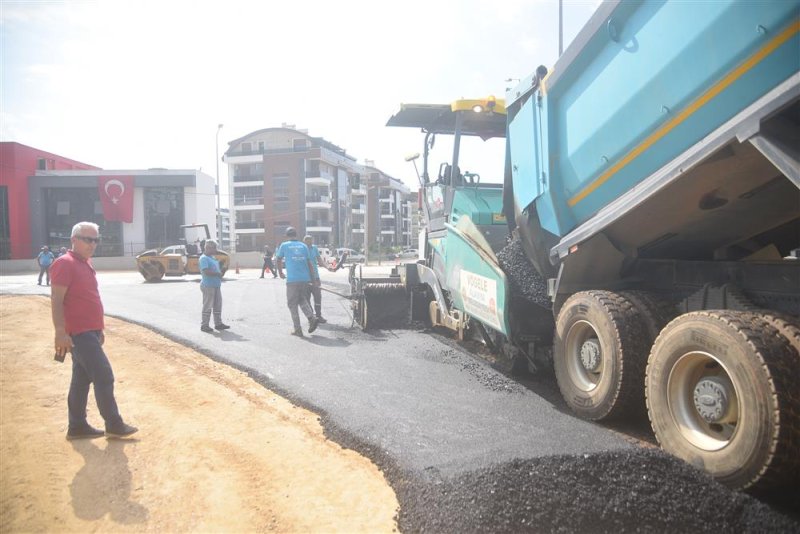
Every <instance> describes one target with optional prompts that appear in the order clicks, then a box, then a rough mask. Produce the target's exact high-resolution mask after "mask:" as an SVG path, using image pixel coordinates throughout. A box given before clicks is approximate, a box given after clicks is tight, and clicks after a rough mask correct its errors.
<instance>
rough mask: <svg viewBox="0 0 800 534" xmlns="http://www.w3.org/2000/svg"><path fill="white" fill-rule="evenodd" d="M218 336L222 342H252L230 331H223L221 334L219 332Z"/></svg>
mask: <svg viewBox="0 0 800 534" xmlns="http://www.w3.org/2000/svg"><path fill="white" fill-rule="evenodd" d="M216 335H217V337H219V338H220V339H221V340H222V341H250V338H247V337H244V336H241V335H239V334H237V333H236V332H231V331H230V330H222V331H221V332H217V334H216Z"/></svg>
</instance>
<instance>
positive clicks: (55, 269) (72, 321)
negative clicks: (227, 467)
mask: <svg viewBox="0 0 800 534" xmlns="http://www.w3.org/2000/svg"><path fill="white" fill-rule="evenodd" d="M98 230H99V228H98V226H97V225H96V224H95V223H93V222H80V223H78V224H76V225H75V226H73V227H72V249H71V250H69V251H67V253H66V254H65V255H63V256H60V257H59V258H58V259H57V260H56V261H55V262H54V263H53V266H52V267H51V268H50V282H51V284H52V286H51V287H52V291H51V294H50V304H51V307H52V312H53V326H55V330H56V336H55V346H56V359H58V360H60V361H63V360H64V357H65V356H66V353H67V351H71V352H72V381H71V382H70V385H69V395H68V397H67V405H68V408H69V428H68V430H67V439H81V438H96V437H100V436H102V435H105V436H107V437H113V438H124V437H127V436H130V435H131V434H133V433H134V432H136V431H137V430H138V429H137V428H136V427H133V426H130V425H128V424H125V422H124V421H123V420H122V417H120V415H119V410H118V409H117V401H116V400H115V399H114V373H113V371H112V370H111V363H109V361H108V358H107V357H106V354H105V352H103V342H104V341H105V336H104V335H103V326H104V324H103V303H102V302H101V301H100V293H99V291H98V290H97V276H96V273H95V270H94V268H93V267H92V262H91V259H90V258H91V257H92V256H93V255H94V251H95V249H96V248H97V244H98V243H99V242H100V234H99V232H98ZM90 384H94V397H95V400H96V401H97V408H98V409H99V410H100V415H101V416H102V417H103V419H104V420H105V424H106V430H105V432H103V431H102V430H98V429H96V428H93V427H92V426H91V425H89V423H88V422H87V421H86V402H87V401H88V399H89V385H90Z"/></svg>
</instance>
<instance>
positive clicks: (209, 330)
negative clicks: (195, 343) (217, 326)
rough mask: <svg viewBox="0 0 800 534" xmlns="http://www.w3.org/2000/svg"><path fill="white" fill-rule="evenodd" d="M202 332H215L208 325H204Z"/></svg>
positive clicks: (201, 328)
mask: <svg viewBox="0 0 800 534" xmlns="http://www.w3.org/2000/svg"><path fill="white" fill-rule="evenodd" d="M200 330H202V331H203V332H213V331H214V329H213V328H211V327H210V326H208V325H207V324H204V325H203V326H201V327H200Z"/></svg>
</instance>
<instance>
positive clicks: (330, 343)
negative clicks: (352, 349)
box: [304, 334, 351, 347]
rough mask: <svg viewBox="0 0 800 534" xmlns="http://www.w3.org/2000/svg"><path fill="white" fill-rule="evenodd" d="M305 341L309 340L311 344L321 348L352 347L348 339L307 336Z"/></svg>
mask: <svg viewBox="0 0 800 534" xmlns="http://www.w3.org/2000/svg"><path fill="white" fill-rule="evenodd" d="M304 339H307V340H308V342H309V343H312V344H314V345H318V346H320V347H349V346H350V345H351V343H350V342H349V341H347V340H346V339H342V338H338V337H335V338H331V337H324V336H319V335H315V334H307V335H306V337H305V338H304Z"/></svg>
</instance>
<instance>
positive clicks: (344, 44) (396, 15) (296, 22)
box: [0, 0, 599, 185]
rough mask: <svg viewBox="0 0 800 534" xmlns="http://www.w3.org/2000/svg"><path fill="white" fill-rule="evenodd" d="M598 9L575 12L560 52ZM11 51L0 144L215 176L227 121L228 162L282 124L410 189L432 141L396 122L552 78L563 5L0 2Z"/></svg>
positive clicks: (2, 43) (552, 0)
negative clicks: (548, 74) (429, 107)
mask: <svg viewBox="0 0 800 534" xmlns="http://www.w3.org/2000/svg"><path fill="white" fill-rule="evenodd" d="M598 4H599V2H598V1H597V0H584V1H571V0H564V47H565V48H566V46H567V45H568V44H569V42H570V41H571V40H572V39H573V38H574V37H575V35H576V34H577V33H578V31H579V30H580V28H581V27H582V26H583V24H584V23H585V22H586V21H587V20H588V19H589V17H590V16H591V14H592V13H593V12H594V10H595V9H596V7H597V5H598ZM0 47H1V52H2V65H1V67H0V68H2V72H0V76H2V77H1V78H0V94H1V98H2V100H1V101H0V103H1V104H2V106H1V107H0V140H2V141H17V142H19V143H22V144H26V145H30V146H33V147H36V148H39V149H42V150H46V151H49V152H53V153H56V154H59V155H61V156H65V157H69V158H73V159H76V160H78V161H82V162H85V163H89V164H93V165H97V166H99V167H102V168H107V169H146V168H151V167H166V168H171V169H202V170H203V171H204V172H206V173H208V174H210V175H211V176H214V175H215V172H216V167H215V162H216V160H215V138H216V133H217V125H218V124H220V123H223V124H224V127H223V129H222V130H221V131H220V134H219V153H220V155H222V153H223V152H224V151H225V150H226V149H227V147H228V142H229V141H231V140H233V139H236V138H238V137H241V136H243V135H246V134H248V133H250V132H253V131H255V130H259V129H262V128H269V127H273V126H280V125H281V123H284V122H285V123H289V124H294V125H296V126H297V128H301V129H307V130H308V133H309V134H310V135H312V136H318V137H323V138H325V139H326V140H327V141H330V142H332V143H334V144H336V145H338V146H340V147H342V148H344V149H346V150H347V152H348V153H349V154H351V155H352V156H355V157H356V158H358V161H359V162H363V161H364V159H371V160H374V161H375V165H376V166H377V167H378V168H380V169H381V170H383V171H384V172H386V173H388V174H390V175H392V176H395V177H397V178H400V179H401V180H403V181H405V182H406V183H408V184H409V185H413V184H415V183H416V176H415V174H414V168H413V166H411V164H409V163H406V162H405V161H404V159H403V158H404V156H406V155H407V154H409V153H413V152H418V151H419V150H420V148H421V144H422V138H421V136H420V134H419V133H418V131H416V130H413V129H407V128H400V129H398V128H387V127H386V126H385V124H386V121H387V120H388V118H389V117H390V116H391V115H392V114H393V113H395V112H396V111H397V110H398V109H399V106H400V103H402V102H406V103H411V102H424V103H449V102H450V101H452V100H454V99H457V98H461V97H465V98H478V97H483V96H486V95H489V94H494V95H496V96H497V97H498V98H501V97H504V95H505V89H506V87H509V86H511V85H513V82H511V83H507V82H506V81H505V80H506V79H509V78H522V77H524V76H527V75H528V74H530V73H531V72H533V70H534V69H535V67H536V66H537V65H540V64H544V65H546V66H548V67H552V65H553V63H554V62H555V60H556V58H557V52H558V1H557V0H538V1H521V0H506V1H503V2H485V1H477V0H452V1H451V0H425V1H422V0H404V1H403V2H382V1H378V0H376V1H363V2H361V1H350V0H338V1H330V0H321V1H316V0H307V1H284V2H275V1H272V0H260V1H242V0H226V1H222V0H220V1H203V0H191V1H178V0H159V1H152V2H151V1H146V0H135V1H127V0H102V1H34V0H28V1H9V0H0ZM501 165H502V162H501ZM500 172H502V170H500ZM220 177H221V179H222V180H223V182H225V181H226V180H227V169H226V167H225V165H224V164H220Z"/></svg>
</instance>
